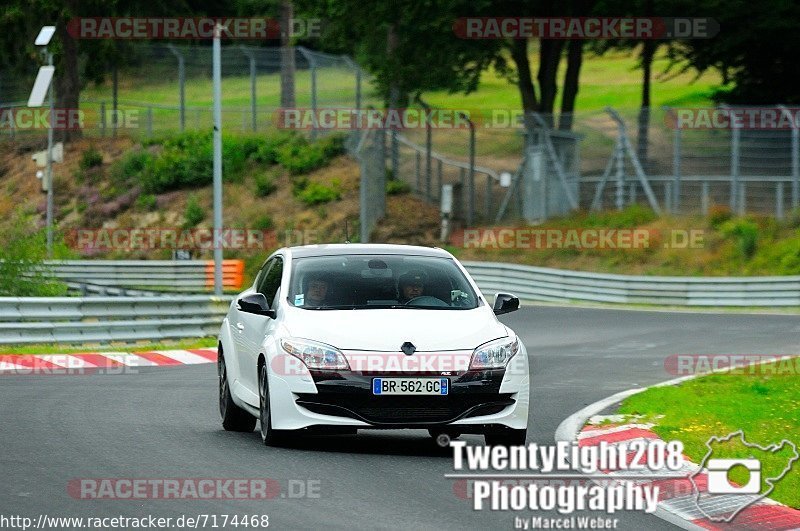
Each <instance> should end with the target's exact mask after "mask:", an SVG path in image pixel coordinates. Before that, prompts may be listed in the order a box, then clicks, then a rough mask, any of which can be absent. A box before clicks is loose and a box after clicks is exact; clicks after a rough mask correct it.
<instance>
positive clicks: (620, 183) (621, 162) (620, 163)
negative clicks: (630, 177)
mask: <svg viewBox="0 0 800 531" xmlns="http://www.w3.org/2000/svg"><path fill="white" fill-rule="evenodd" d="M614 151H615V153H614V155H615V156H616V163H617V196H616V207H617V210H622V208H623V206H624V205H625V158H624V154H623V151H622V141H621V140H618V141H617V144H616V146H615V148H614Z"/></svg>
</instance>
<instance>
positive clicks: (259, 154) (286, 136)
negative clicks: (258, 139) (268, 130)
mask: <svg viewBox="0 0 800 531" xmlns="http://www.w3.org/2000/svg"><path fill="white" fill-rule="evenodd" d="M298 139H300V140H298ZM302 140H303V139H302V137H299V136H298V135H296V134H293V133H284V132H281V133H277V134H272V135H269V136H267V137H266V138H264V139H263V141H262V143H261V144H260V145H259V147H258V149H257V150H256V151H255V153H253V154H252V155H251V158H252V160H254V161H256V162H259V163H261V164H277V163H278V150H279V149H280V148H281V146H284V145H286V144H289V143H292V142H299V141H302Z"/></svg>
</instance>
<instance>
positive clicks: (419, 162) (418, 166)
mask: <svg viewBox="0 0 800 531" xmlns="http://www.w3.org/2000/svg"><path fill="white" fill-rule="evenodd" d="M415 154H416V156H417V157H416V159H417V164H416V166H415V168H414V170H415V176H416V178H417V186H416V188H415V189H414V191H415V192H416V193H419V190H420V188H421V187H422V168H421V166H422V155H420V153H419V151H415Z"/></svg>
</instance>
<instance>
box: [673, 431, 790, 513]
mask: <svg viewBox="0 0 800 531" xmlns="http://www.w3.org/2000/svg"><path fill="white" fill-rule="evenodd" d="M706 447H707V448H708V452H707V453H706V455H705V456H704V457H703V460H702V461H701V462H700V468H699V469H698V470H697V471H696V472H695V473H693V474H692V475H691V476H689V481H691V483H692V489H693V491H694V497H693V498H694V503H695V505H697V509H698V510H699V511H700V512H701V513H702V514H703V516H705V517H706V518H708V519H709V520H711V521H713V522H730V521H732V520H733V519H734V518H736V515H738V514H739V513H740V512H742V511H743V510H744V509H746V508H747V507H749V506H751V505H753V504H754V503H756V502H758V501H760V500H762V499H764V498H766V497H767V496H769V495H770V494H771V493H772V491H773V490H775V485H776V484H777V483H778V482H779V481H781V480H782V479H783V478H785V477H786V475H787V474H789V473H790V472H791V470H792V468H793V467H794V464H795V463H796V462H797V461H798V459H800V453H798V451H797V446H796V445H795V444H794V443H793V442H791V441H789V440H787V439H783V440H781V441H780V442H778V443H774V444H770V445H767V446H760V445H758V444H755V443H752V442H748V441H747V439H746V438H745V435H744V432H743V431H742V430H739V431H735V432H733V433H730V434H728V435H726V436H724V437H716V436H715V437H711V438H710V439H709V440H708V441H706ZM737 469H738V470H737ZM704 470H705V471H707V476H706V478H707V481H706V482H705V484H703V481H702V472H703V471H704ZM732 476H735V477H733V478H732ZM742 478H746V480H745V481H742ZM721 506H725V507H727V508H728V511H726V512H724V513H723V514H718V513H717V514H712V513H711V510H712V509H716V510H719V507H721Z"/></svg>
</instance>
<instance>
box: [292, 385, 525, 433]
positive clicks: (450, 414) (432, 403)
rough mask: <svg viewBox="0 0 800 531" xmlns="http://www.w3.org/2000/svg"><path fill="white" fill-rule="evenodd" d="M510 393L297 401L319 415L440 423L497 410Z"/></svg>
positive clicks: (303, 396) (508, 402) (334, 396)
mask: <svg viewBox="0 0 800 531" xmlns="http://www.w3.org/2000/svg"><path fill="white" fill-rule="evenodd" d="M513 403H514V400H513V399H512V398H511V395H510V394H477V393H476V394H470V395H468V396H465V395H462V396H459V397H457V398H455V399H453V397H430V396H425V397H412V396H380V397H376V396H363V395H354V396H350V395H345V394H301V395H298V399H297V404H298V405H300V406H302V407H304V408H306V409H308V410H310V411H313V412H314V413H319V414H322V415H334V416H338V417H350V418H354V419H358V420H363V421H365V422H368V423H370V424H376V425H380V424H441V423H447V422H453V421H455V420H458V419H460V418H464V417H473V416H478V415H491V414H494V413H499V412H500V411H502V410H503V409H504V408H506V407H508V406H510V405H512V404H513Z"/></svg>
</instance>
